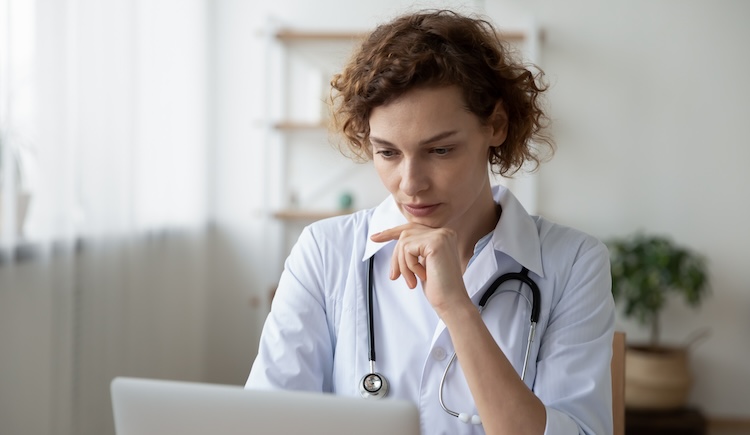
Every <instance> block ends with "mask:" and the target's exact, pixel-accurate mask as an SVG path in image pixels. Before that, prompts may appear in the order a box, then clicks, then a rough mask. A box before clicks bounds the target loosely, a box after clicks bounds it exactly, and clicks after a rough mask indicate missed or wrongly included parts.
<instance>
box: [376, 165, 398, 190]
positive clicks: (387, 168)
mask: <svg viewBox="0 0 750 435" xmlns="http://www.w3.org/2000/svg"><path fill="white" fill-rule="evenodd" d="M373 167H374V168H375V172H377V173H378V177H380V182H381V183H383V186H385V188H386V189H387V190H388V191H389V192H393V190H394V188H393V184H394V182H396V183H397V181H394V180H396V179H397V176H396V170H395V168H394V167H393V166H392V165H388V164H387V163H385V162H383V161H382V160H381V161H378V160H373Z"/></svg>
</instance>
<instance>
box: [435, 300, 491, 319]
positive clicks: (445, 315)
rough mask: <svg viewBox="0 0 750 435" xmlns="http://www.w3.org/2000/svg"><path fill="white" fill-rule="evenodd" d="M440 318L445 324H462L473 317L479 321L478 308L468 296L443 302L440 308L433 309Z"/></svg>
mask: <svg viewBox="0 0 750 435" xmlns="http://www.w3.org/2000/svg"><path fill="white" fill-rule="evenodd" d="M435 311H436V312H437V315H438V316H439V317H440V319H441V320H442V321H443V323H445V325H446V326H450V325H452V324H463V323H465V322H468V321H472V320H474V319H479V320H480V321H481V315H480V314H479V309H478V308H477V307H476V306H475V305H474V303H473V302H471V299H469V298H468V297H466V298H463V299H461V300H460V301H456V302H452V303H448V304H445V305H444V306H443V307H441V308H440V309H436V310H435Z"/></svg>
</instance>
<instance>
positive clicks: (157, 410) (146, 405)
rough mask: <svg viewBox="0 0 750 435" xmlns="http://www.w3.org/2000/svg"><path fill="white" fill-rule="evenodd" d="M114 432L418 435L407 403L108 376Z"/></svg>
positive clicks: (416, 422)
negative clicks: (110, 381) (110, 382)
mask: <svg viewBox="0 0 750 435" xmlns="http://www.w3.org/2000/svg"><path fill="white" fill-rule="evenodd" d="M111 393H112V409H113V412H114V420H115V433H116V434H117V435H156V434H159V435H164V434H181V435H205V434H215V435H235V434H236V435H240V434H242V435H266V434H268V435H270V434H320V435H323V434H325V435H330V434H356V435H383V434H387V435H419V413H418V411H417V408H416V406H415V405H414V404H412V403H411V402H407V401H403V400H397V399H385V400H379V401H372V400H364V399H361V398H354V397H343V396H334V395H331V394H321V393H310V392H299V391H262V390H246V389H244V388H243V387H240V386H231V385H216V384H205V383H193V382H181V381H166V380H156V379H138V378H122V377H119V378H115V379H114V380H113V381H112V385H111Z"/></svg>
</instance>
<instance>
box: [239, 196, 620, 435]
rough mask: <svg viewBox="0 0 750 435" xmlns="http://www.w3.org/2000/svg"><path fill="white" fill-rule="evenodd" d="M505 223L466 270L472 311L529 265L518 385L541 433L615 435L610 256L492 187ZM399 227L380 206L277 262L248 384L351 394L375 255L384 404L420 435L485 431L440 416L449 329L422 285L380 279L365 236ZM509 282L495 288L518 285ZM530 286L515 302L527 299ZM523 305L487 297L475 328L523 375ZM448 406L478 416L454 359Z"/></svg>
mask: <svg viewBox="0 0 750 435" xmlns="http://www.w3.org/2000/svg"><path fill="white" fill-rule="evenodd" d="M493 193H494V196H495V200H496V201H497V202H498V203H500V204H501V206H502V215H501V218H500V221H499V222H498V225H497V227H496V229H495V230H494V232H493V234H492V237H491V240H490V241H489V242H488V243H487V244H486V245H485V246H478V252H475V254H474V257H473V259H472V261H471V262H470V264H469V266H468V268H467V269H466V272H465V274H464V282H465V284H466V288H467V290H468V292H469V294H470V295H471V297H472V299H473V300H474V302H475V303H477V302H478V301H479V298H481V296H482V294H483V290H484V289H485V288H486V287H487V286H488V285H489V284H490V283H491V282H492V280H493V279H494V278H496V277H497V276H499V275H501V274H503V273H508V272H519V271H520V270H521V268H522V267H526V268H527V269H529V271H530V274H529V276H530V277H531V278H532V279H533V280H534V281H535V282H536V283H537V285H538V286H539V288H540V293H541V315H540V318H539V323H538V325H537V332H536V339H535V341H534V343H533V344H532V347H531V355H530V358H529V367H528V372H527V374H526V384H527V385H528V386H529V388H531V389H533V391H534V393H535V394H536V395H537V396H538V397H539V398H540V399H541V400H542V402H543V403H544V404H545V405H546V408H547V425H546V430H545V433H546V434H549V435H552V434H578V433H585V434H607V433H612V414H611V411H612V393H611V381H610V370H609V367H610V358H611V349H612V347H611V343H612V335H613V330H614V302H613V299H612V294H611V290H610V289H611V283H610V271H609V260H608V258H609V257H608V253H607V249H606V247H605V246H604V244H602V243H601V242H599V241H598V240H597V239H595V238H593V237H591V236H588V235H586V234H584V233H582V232H580V231H576V230H573V229H571V228H567V227H563V226H560V225H557V224H554V223H551V222H549V221H547V220H545V219H543V218H540V217H533V216H530V215H529V214H528V213H526V211H525V210H524V209H523V207H522V205H521V204H520V203H519V202H518V200H517V199H516V198H515V196H513V194H512V193H510V191H508V190H507V189H505V188H503V187H496V188H494V190H493ZM403 223H406V220H405V218H404V217H403V215H401V213H400V212H399V210H398V208H397V207H396V205H395V202H394V201H393V199H392V198H388V199H386V200H385V201H384V202H383V203H382V204H380V205H379V206H378V207H376V208H374V209H370V210H364V211H360V212H357V213H354V214H352V215H349V216H343V217H337V218H332V219H326V220H323V221H320V222H317V223H314V224H312V225H310V226H309V227H307V228H305V230H304V231H303V233H302V235H301V236H300V238H299V241H298V242H297V244H296V245H295V246H294V248H293V250H292V252H291V254H290V256H289V258H288V259H287V261H286V264H285V269H284V272H283V273H282V276H281V279H280V281H279V286H278V290H277V293H276V296H275V298H274V301H273V306H272V309H271V313H270V315H269V317H268V319H267V320H266V324H265V326H264V328H263V333H262V337H261V343H260V348H259V353H258V357H257V359H256V360H255V362H254V364H253V367H252V370H251V372H250V376H249V378H248V380H247V385H246V387H247V388H282V389H294V390H311V391H324V392H333V393H336V394H340V395H348V396H358V395H359V382H360V379H361V378H362V376H364V375H365V374H366V373H369V363H368V331H367V302H366V293H367V289H366V276H367V266H368V259H369V258H370V257H371V256H372V255H375V269H374V276H375V279H374V286H375V287H374V289H375V290H374V291H375V304H374V305H375V307H374V319H375V320H374V322H375V337H376V349H377V362H376V370H377V371H378V372H380V373H382V374H383V375H385V376H386V378H388V380H389V382H390V392H389V393H388V397H398V398H404V399H408V400H410V401H412V402H414V403H415V404H417V407H418V408H419V412H420V420H421V421H420V424H421V428H422V433H423V434H429V435H435V434H482V433H484V430H483V428H482V426H475V425H470V424H465V423H462V422H460V421H459V420H458V419H457V418H455V417H452V416H450V415H448V414H447V413H446V412H444V411H443V410H442V408H441V407H440V404H439V401H438V389H439V385H440V378H441V376H442V374H443V370H444V369H445V366H446V365H447V363H448V360H449V359H450V355H451V354H452V353H453V345H452V343H451V340H450V335H449V333H448V330H447V329H446V328H445V325H444V324H443V323H442V322H441V321H440V320H439V319H438V318H437V316H436V314H435V313H434V311H433V310H432V308H431V307H430V305H429V303H428V302H427V301H426V298H425V297H424V295H423V294H422V292H421V289H420V287H417V289H415V290H410V289H409V288H408V287H407V286H406V284H405V283H404V281H403V279H402V278H400V279H398V280H396V281H391V280H390V279H389V278H388V275H389V268H390V258H391V253H392V250H393V245H394V243H395V242H389V243H384V244H378V243H373V242H372V241H370V238H369V236H370V235H371V234H374V233H376V232H379V231H382V230H385V229H388V228H392V227H394V226H397V225H401V224H403ZM518 287H519V284H518V281H509V282H507V283H506V284H504V285H503V286H502V287H501V288H500V289H499V290H498V292H499V291H501V290H502V289H517V288H518ZM529 293H530V292H529V291H528V288H526V289H525V290H524V291H523V294H524V295H526V296H527V297H528V298H530V297H531V296H530V295H529ZM529 315H530V306H529V304H528V303H527V302H526V300H524V299H523V297H521V296H519V294H518V293H516V292H506V293H502V294H499V295H497V296H495V297H493V298H492V299H491V300H490V301H489V303H488V304H487V307H486V309H485V310H484V313H483V314H482V316H483V319H484V321H485V323H486V325H487V327H488V329H489V330H490V332H491V333H492V335H493V337H494V338H495V340H496V342H497V343H498V345H499V346H500V348H501V349H502V350H503V352H504V353H505V355H506V356H507V357H508V359H509V360H510V361H511V363H512V364H513V365H514V367H515V368H516V370H517V371H518V372H519V376H520V372H521V369H522V366H523V356H524V353H525V346H526V337H527V334H528V331H529ZM444 398H445V402H446V405H447V406H448V407H449V408H450V409H452V410H454V411H456V412H466V413H470V414H476V413H477V410H476V407H475V405H474V401H473V399H472V397H471V394H470V391H469V389H468V386H467V384H466V382H465V380H464V377H463V373H462V372H461V367H460V361H456V362H455V363H454V365H453V367H452V368H451V372H450V373H449V375H448V378H447V380H446V382H445V387H444Z"/></svg>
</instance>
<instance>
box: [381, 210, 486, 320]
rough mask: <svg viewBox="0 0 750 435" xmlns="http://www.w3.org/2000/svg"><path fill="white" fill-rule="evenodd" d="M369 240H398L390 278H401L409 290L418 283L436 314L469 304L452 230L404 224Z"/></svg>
mask: <svg viewBox="0 0 750 435" xmlns="http://www.w3.org/2000/svg"><path fill="white" fill-rule="evenodd" d="M371 239H372V241H373V242H378V243H382V242H387V241H389V240H398V242H397V243H396V247H395V248H394V250H393V257H391V274H390V279H392V280H395V279H397V278H398V277H399V276H403V277H404V280H405V281H406V285H407V286H408V287H409V288H411V289H413V288H415V287H416V286H417V279H419V280H421V281H422V290H423V291H424V293H425V296H426V297H427V300H428V301H429V302H430V304H431V305H432V307H433V308H434V309H435V311H436V312H437V314H438V315H441V313H442V312H444V310H447V309H449V308H450V307H452V306H455V304H460V303H465V302H467V301H468V302H469V303H471V301H470V299H469V296H468V294H467V293H466V287H465V286H464V280H463V268H462V267H461V262H460V260H459V255H458V243H457V237H456V233H455V232H454V231H453V230H451V229H448V228H431V227H428V226H425V225H420V224H416V223H408V224H405V225H401V226H398V227H394V228H391V229H388V230H385V231H383V232H380V233H377V234H373V235H372V236H371ZM441 317H442V316H441Z"/></svg>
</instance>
